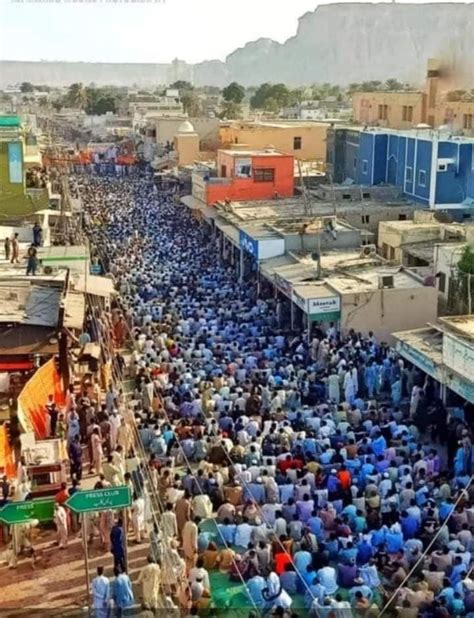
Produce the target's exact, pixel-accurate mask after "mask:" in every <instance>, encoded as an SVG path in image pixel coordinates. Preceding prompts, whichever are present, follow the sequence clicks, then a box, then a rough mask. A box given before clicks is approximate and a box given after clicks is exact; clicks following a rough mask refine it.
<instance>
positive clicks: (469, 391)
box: [447, 372, 474, 403]
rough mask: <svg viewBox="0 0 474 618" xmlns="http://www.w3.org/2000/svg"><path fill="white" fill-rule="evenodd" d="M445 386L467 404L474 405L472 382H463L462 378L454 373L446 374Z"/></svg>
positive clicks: (473, 385) (473, 384) (473, 386)
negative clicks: (467, 402)
mask: <svg viewBox="0 0 474 618" xmlns="http://www.w3.org/2000/svg"><path fill="white" fill-rule="evenodd" d="M447 385H448V387H449V388H450V389H451V390H452V391H454V392H455V393H457V394H458V395H459V396H460V397H463V399H465V400H466V401H469V403H474V382H472V381H471V380H465V379H464V378H463V377H462V376H459V375H457V374H455V373H449V372H448V379H447Z"/></svg>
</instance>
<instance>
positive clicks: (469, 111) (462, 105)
mask: <svg viewBox="0 0 474 618" xmlns="http://www.w3.org/2000/svg"><path fill="white" fill-rule="evenodd" d="M468 115H471V116H472V124H471V128H469V124H470V122H469V118H466V116H468ZM436 124H437V125H438V126H440V125H443V124H447V125H449V126H450V127H451V128H452V129H453V130H454V131H462V132H463V133H464V135H470V136H474V101H455V102H452V103H450V102H443V103H442V104H440V105H439V106H438V108H437V110H436Z"/></svg>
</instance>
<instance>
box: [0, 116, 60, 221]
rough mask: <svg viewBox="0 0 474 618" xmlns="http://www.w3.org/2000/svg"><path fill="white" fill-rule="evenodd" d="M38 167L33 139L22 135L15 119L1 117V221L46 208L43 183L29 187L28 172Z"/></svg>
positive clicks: (39, 156)
mask: <svg viewBox="0 0 474 618" xmlns="http://www.w3.org/2000/svg"><path fill="white" fill-rule="evenodd" d="M41 163H42V159H41V154H40V152H39V148H38V144H37V140H36V136H35V135H34V134H33V133H31V132H28V133H26V132H25V131H24V128H23V126H22V125H21V121H20V118H19V117H18V116H0V213H1V214H2V215H3V217H6V218H15V217H19V216H22V215H26V214H30V213H32V212H34V211H35V210H39V209H40V208H44V207H46V205H47V203H48V196H47V191H46V187H45V185H44V183H43V185H42V186H35V184H34V183H31V187H30V186H29V181H30V176H32V172H31V171H29V170H31V169H32V168H39V167H40V166H41ZM27 180H28V186H27ZM30 198H31V199H30Z"/></svg>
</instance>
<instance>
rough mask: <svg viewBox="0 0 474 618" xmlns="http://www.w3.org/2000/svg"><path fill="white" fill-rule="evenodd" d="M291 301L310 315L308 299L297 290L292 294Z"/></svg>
mask: <svg viewBox="0 0 474 618" xmlns="http://www.w3.org/2000/svg"><path fill="white" fill-rule="evenodd" d="M291 300H292V301H293V302H294V303H295V305H296V306H297V307H299V308H300V309H301V310H302V311H304V312H305V313H308V299H307V298H302V297H301V296H300V295H299V294H298V293H297V292H296V291H295V290H293V292H292V294H291Z"/></svg>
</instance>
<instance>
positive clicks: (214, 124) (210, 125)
mask: <svg viewBox="0 0 474 618" xmlns="http://www.w3.org/2000/svg"><path fill="white" fill-rule="evenodd" d="M185 120H188V121H189V122H190V123H191V124H192V125H193V127H194V130H195V131H196V133H197V134H198V136H199V141H200V143H201V150H214V151H217V149H218V148H219V147H220V141H219V119H218V118H205V117H198V118H188V117H186V115H184V114H183V115H173V116H170V117H166V118H164V117H162V118H152V119H150V120H149V122H148V123H147V130H148V133H149V134H152V135H153V139H154V140H155V143H156V144H157V145H164V144H166V143H167V142H169V143H171V142H173V140H174V136H175V135H176V133H177V132H178V129H179V127H180V126H181V124H182V123H183V122H184V121H185Z"/></svg>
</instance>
